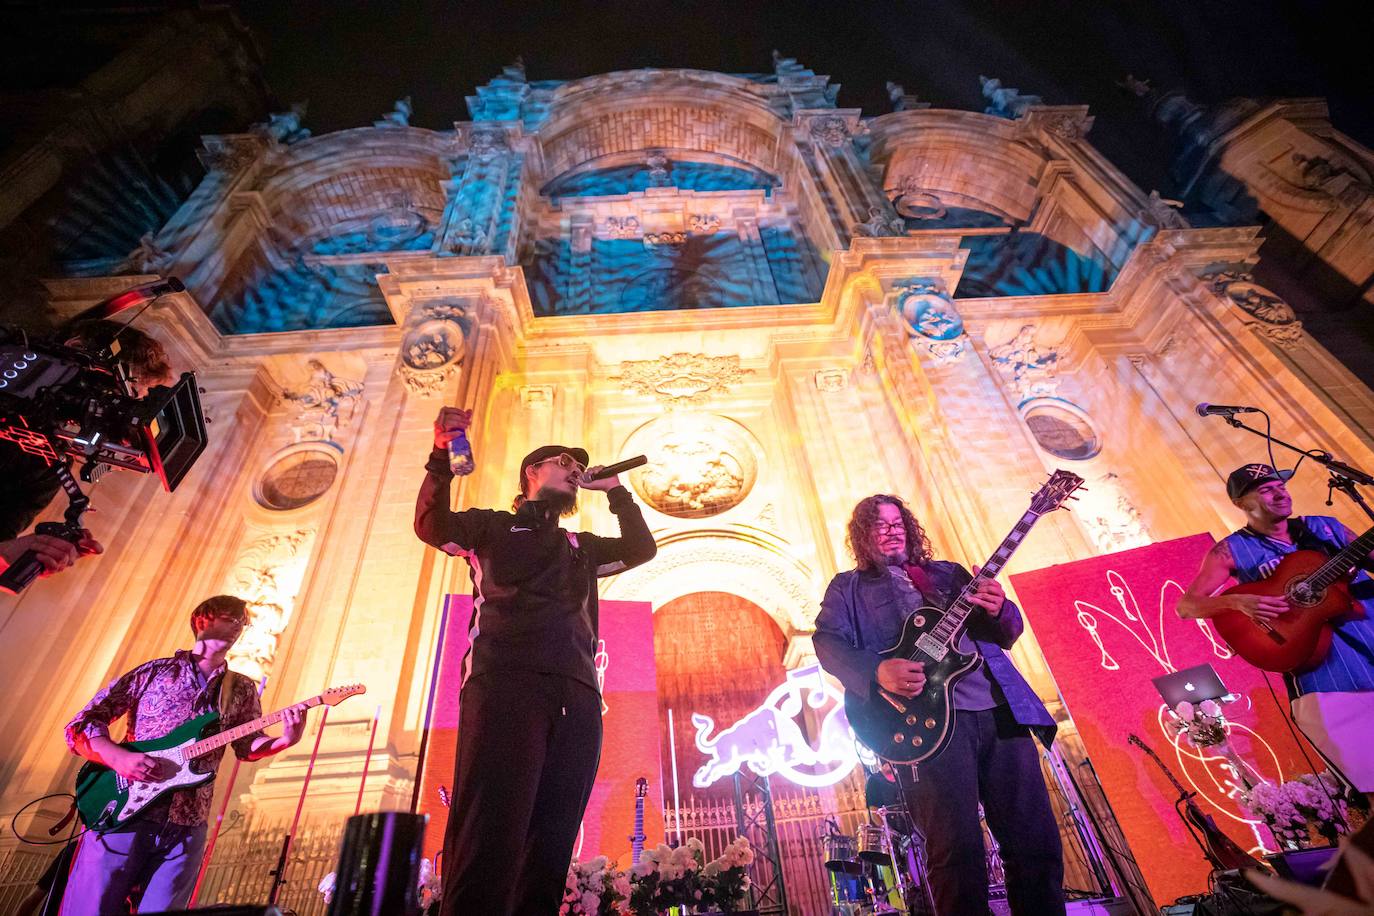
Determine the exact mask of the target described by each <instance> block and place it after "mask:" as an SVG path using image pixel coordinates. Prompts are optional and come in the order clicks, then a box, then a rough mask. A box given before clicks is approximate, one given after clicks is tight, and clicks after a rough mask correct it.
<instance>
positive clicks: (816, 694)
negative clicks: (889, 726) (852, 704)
mask: <svg viewBox="0 0 1374 916" xmlns="http://www.w3.org/2000/svg"><path fill="white" fill-rule="evenodd" d="M807 709H810V710H812V711H813V712H814V714H815V717H816V721H818V722H819V723H820V725H819V728H817V729H816V731H817V732H818V740H817V742H816V744H815V745H812V744H811V742H809V741H808V740H807V739H806V737H805V735H804V734H803V733H802V728H801V726H800V725H799V724H798V723H797V717H798V716H800V715H801V714H802V713H803V712H804V711H806V710H807ZM692 724H693V725H694V726H696V729H697V735H696V745H697V750H699V751H701V752H702V753H703V754H705V755H706V757H707V761H706V763H704V764H703V765H702V766H701V767H700V768H699V769H698V770H697V771H696V773H694V774H693V775H692V785H694V786H696V787H697V788H705V787H706V786H709V785H711V784H712V783H714V782H716V781H717V780H720V779H724V778H725V777H726V776H730V775H732V774H733V773H734V772H735V771H736V770H738V769H739V768H740V767H741V766H748V767H749V769H751V770H753V771H754V772H755V773H757V774H759V775H760V776H772V775H774V774H776V775H778V776H781V777H783V778H784V779H786V780H788V781H790V782H793V783H796V784H797V785H800V786H809V787H811V788H820V787H822V786H829V785H834V784H835V783H837V782H839V781H840V780H842V779H844V778H845V776H847V775H849V771H850V770H852V769H854V767H855V766H856V765H857V764H858V762H859V757H858V752H857V750H856V749H855V740H854V732H853V730H852V729H850V727H849V720H848V719H847V718H846V717H845V714H844V702H843V695H842V694H841V693H840V691H839V689H838V688H836V687H834V686H832V685H831V684H830V682H829V681H827V680H826V679H825V677H824V676H822V674H821V669H820V666H819V665H809V666H807V667H805V668H798V669H797V670H795V671H789V672H787V680H786V681H784V682H783V683H782V684H780V685H778V686H777V687H776V688H774V690H773V692H772V693H770V694H768V698H767V699H765V700H764V701H763V703H762V704H760V705H759V707H758V708H757V709H754V710H753V711H752V712H750V713H748V714H747V715H745V716H744V717H743V718H741V719H740V720H739V721H737V722H735V723H734V724H733V725H730V726H728V727H726V728H723V729H721V730H720V731H719V732H716V733H715V734H714V735H713V734H712V732H713V731H715V727H716V723H715V721H714V720H713V719H712V718H711V717H710V716H705V715H702V714H701V713H692Z"/></svg>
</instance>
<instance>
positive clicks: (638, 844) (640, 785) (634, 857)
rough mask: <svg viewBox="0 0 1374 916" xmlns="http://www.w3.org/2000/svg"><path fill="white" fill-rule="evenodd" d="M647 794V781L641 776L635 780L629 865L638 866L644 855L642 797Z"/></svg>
mask: <svg viewBox="0 0 1374 916" xmlns="http://www.w3.org/2000/svg"><path fill="white" fill-rule="evenodd" d="M648 794H649V780H647V779H645V778H644V777H643V776H641V777H639V778H638V779H636V780H635V832H634V834H633V835H632V836H631V837H630V864H631V865H638V864H639V858H640V856H642V855H644V840H645V839H647V837H645V836H644V796H646V795H648Z"/></svg>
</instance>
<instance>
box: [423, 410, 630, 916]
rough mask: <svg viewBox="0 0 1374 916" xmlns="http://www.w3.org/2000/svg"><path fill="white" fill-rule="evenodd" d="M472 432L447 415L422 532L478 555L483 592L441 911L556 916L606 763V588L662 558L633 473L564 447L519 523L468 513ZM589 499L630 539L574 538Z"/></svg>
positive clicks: (523, 477)
mask: <svg viewBox="0 0 1374 916" xmlns="http://www.w3.org/2000/svg"><path fill="white" fill-rule="evenodd" d="M471 426H472V412H471V411H468V410H461V409H458V408H454V407H445V408H443V409H442V410H440V411H439V416H438V418H437V419H436V420H435V423H434V450H433V452H431V454H430V457H429V461H428V462H427V463H426V465H425V478H424V481H423V482H422V483H421V484H420V493H419V496H418V497H417V499H416V502H415V533H416V534H417V535H418V536H419V537H420V539H421V540H422V541H424V542H425V543H427V544H429V545H431V546H433V547H437V548H438V549H440V550H443V551H444V552H446V553H449V554H451V555H454V556H462V557H464V558H465V559H466V560H467V563H468V566H469V567H470V568H471V570H472V581H473V612H472V619H471V620H470V621H469V624H468V632H469V635H470V637H471V645H470V647H469V649H468V653H467V656H466V657H465V658H464V659H463V663H462V665H463V667H462V670H463V684H462V687H461V688H460V691H461V692H460V694H459V697H460V700H459V722H458V748H457V754H456V764H455V772H454V784H453V803H452V807H451V808H450V809H449V819H448V827H447V830H446V833H445V835H444V856H443V859H444V875H443V881H444V891H443V895H442V903H441V906H442V910H441V914H442V916H468V914H475V913H481V914H483V916H488V914H490V916H502V914H514V913H520V914H526V913H550V914H552V913H557V912H558V907H559V902H560V900H561V899H562V893H563V886H564V883H565V881H566V879H567V871H568V862H569V861H570V860H571V859H572V852H573V845H574V843H575V842H576V840H577V831H578V826H579V825H580V824H581V822H582V814H583V812H584V811H585V809H586V806H587V800H588V798H589V797H590V795H591V790H592V783H593V782H594V781H595V779H596V769H597V762H598V759H599V757H600V753H601V696H600V692H599V689H598V687H597V681H596V665H595V661H594V657H595V653H596V644H597V639H598V617H597V584H596V580H597V579H598V578H599V577H601V576H608V575H613V574H615V573H618V572H621V571H622V570H626V569H629V568H631V567H633V566H638V565H639V564H641V563H644V562H646V561H648V560H650V559H652V558H653V556H654V554H655V553H656V552H657V547H656V545H655V544H654V538H653V535H652V534H651V533H650V532H649V526H648V525H647V524H645V522H644V516H643V514H642V513H641V512H640V509H639V506H637V505H636V504H635V501H634V498H633V497H632V496H631V495H630V491H629V490H628V489H626V488H625V487H624V486H623V485H621V483H620V478H619V477H618V476H616V467H617V466H614V465H613V466H612V467H610V468H603V467H600V466H596V467H591V468H588V467H587V453H586V451H585V450H583V449H580V448H573V447H569V446H564V445H544V446H540V447H539V448H537V449H535V450H534V451H532V452H530V453H529V454H528V455H526V456H525V458H524V459H523V460H522V461H521V462H520V472H519V477H518V484H517V486H518V488H519V492H518V493H517V495H516V497H515V501H514V504H513V505H512V507H511V511H509V512H506V511H501V510H495V509H476V508H466V509H460V510H458V511H453V510H452V509H451V508H450V496H449V490H450V485H451V483H452V481H453V477H454V472H455V470H458V471H463V472H465V471H466V470H468V469H471V468H472V467H473V466H474V464H475V463H474V462H473V459H472V452H471V449H469V448H468V446H467V444H466V443H467V431H468V430H469V429H470V428H471ZM455 443H456V445H455ZM451 446H453V452H452V454H451V453H450V448H451ZM476 451H477V453H478V456H479V457H480V454H481V442H478V443H476ZM579 489H582V490H599V491H601V492H603V493H605V494H606V498H607V501H608V503H609V506H610V510H611V512H612V513H613V514H614V515H615V516H616V520H617V521H618V522H619V525H620V535H619V537H605V536H602V535H596V534H592V533H590V532H586V531H578V532H572V531H568V530H566V529H564V528H562V527H561V526H560V525H559V523H558V522H559V519H560V518H562V517H564V516H568V515H571V514H573V513H575V512H576V511H577V492H578V490H579Z"/></svg>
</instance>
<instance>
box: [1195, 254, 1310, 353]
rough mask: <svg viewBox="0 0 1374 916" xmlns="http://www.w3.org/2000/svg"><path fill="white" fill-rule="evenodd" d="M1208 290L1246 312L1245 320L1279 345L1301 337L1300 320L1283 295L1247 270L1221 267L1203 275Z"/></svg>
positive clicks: (1289, 344)
mask: <svg viewBox="0 0 1374 916" xmlns="http://www.w3.org/2000/svg"><path fill="white" fill-rule="evenodd" d="M1206 278H1207V279H1209V280H1211V281H1212V290H1213V291H1214V292H1216V293H1217V294H1218V295H1220V296H1222V297H1224V298H1225V299H1227V300H1228V301H1230V302H1231V303H1232V304H1233V305H1235V306H1236V308H1238V309H1240V310H1241V311H1242V312H1244V313H1245V314H1246V316H1248V317H1247V320H1246V323H1247V324H1249V325H1250V326H1251V327H1252V328H1254V329H1255V330H1256V331H1258V332H1259V333H1260V334H1261V335H1262V336H1264V337H1266V338H1268V339H1269V340H1272V341H1274V342H1275V343H1277V344H1279V345H1280V346H1283V347H1292V346H1294V345H1296V344H1297V343H1298V342H1300V341H1301V340H1302V333H1303V331H1302V322H1301V321H1299V320H1298V316H1297V313H1296V312H1294V311H1293V307H1292V306H1291V305H1289V304H1288V303H1287V302H1285V301H1284V300H1283V298H1282V297H1281V296H1279V295H1277V294H1275V293H1274V292H1272V291H1271V290H1269V289H1266V288H1265V287H1263V286H1260V285H1259V284H1258V283H1256V282H1255V279H1254V277H1253V276H1252V275H1251V274H1249V273H1248V272H1240V271H1230V270H1222V271H1218V272H1216V273H1213V274H1208V275H1206Z"/></svg>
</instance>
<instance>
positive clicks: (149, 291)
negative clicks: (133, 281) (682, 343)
mask: <svg viewBox="0 0 1374 916" xmlns="http://www.w3.org/2000/svg"><path fill="white" fill-rule="evenodd" d="M185 289H186V284H184V283H182V282H181V281H180V280H178V279H177V278H176V277H167V278H166V279H163V280H154V281H152V282H151V283H141V284H139V285H138V286H135V287H133V288H132V289H126V290H125V291H124V292H122V293H117V294H115V295H113V296H111V297H110V298H108V299H104V300H102V301H100V302H97V303H96V304H95V305H93V306H91V307H90V308H88V309H86V311H84V312H82V313H81V314H80V315H77V316H76V317H75V318H73V319H72V321H73V322H76V321H85V320H86V319H88V318H110V317H112V316H114V315H117V314H119V313H120V312H122V311H124V310H125V309H127V308H129V307H131V306H135V305H140V304H142V303H144V302H148V301H150V300H153V299H156V298H158V297H159V296H165V295H167V294H168V293H179V292H183V291H184V290H185Z"/></svg>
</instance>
